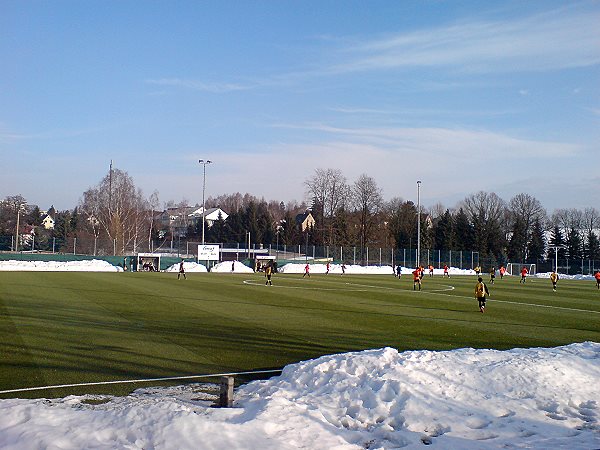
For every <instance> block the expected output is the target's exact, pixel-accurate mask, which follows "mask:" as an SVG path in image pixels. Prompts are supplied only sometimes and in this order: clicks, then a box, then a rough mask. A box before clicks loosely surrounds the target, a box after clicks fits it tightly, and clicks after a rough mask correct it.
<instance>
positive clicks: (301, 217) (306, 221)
mask: <svg viewBox="0 0 600 450" xmlns="http://www.w3.org/2000/svg"><path fill="white" fill-rule="evenodd" d="M316 223H317V222H316V221H315V219H314V217H313V216H312V214H311V213H310V211H306V212H305V213H302V214H298V215H297V216H296V225H297V226H298V227H300V230H302V232H304V231H306V230H307V229H311V228H314V226H315V224H316Z"/></svg>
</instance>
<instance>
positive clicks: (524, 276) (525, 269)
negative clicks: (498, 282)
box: [519, 267, 529, 284]
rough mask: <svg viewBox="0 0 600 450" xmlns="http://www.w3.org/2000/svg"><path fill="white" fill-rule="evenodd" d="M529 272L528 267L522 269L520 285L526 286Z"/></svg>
mask: <svg viewBox="0 0 600 450" xmlns="http://www.w3.org/2000/svg"><path fill="white" fill-rule="evenodd" d="M527 272H529V271H528V270H527V267H523V268H522V269H521V279H520V280H519V283H523V284H525V280H526V279H527Z"/></svg>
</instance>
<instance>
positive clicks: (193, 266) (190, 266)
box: [165, 261, 208, 273]
mask: <svg viewBox="0 0 600 450" xmlns="http://www.w3.org/2000/svg"><path fill="white" fill-rule="evenodd" d="M183 270H185V271H186V272H204V273H206V272H208V270H206V266H204V265H203V264H198V263H197V262H193V261H184V262H183ZM165 272H179V263H176V264H173V265H172V266H169V267H167V268H166V269H165Z"/></svg>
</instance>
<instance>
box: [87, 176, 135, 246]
mask: <svg viewBox="0 0 600 450" xmlns="http://www.w3.org/2000/svg"><path fill="white" fill-rule="evenodd" d="M146 206H147V205H146V204H145V202H144V200H143V197H142V192H141V191H140V190H139V189H136V187H135V185H134V184H133V179H132V178H131V177H130V176H129V175H128V174H127V172H124V171H122V170H119V169H112V168H111V170H110V171H109V173H108V174H107V175H106V176H105V177H104V178H103V179H102V181H100V183H99V184H98V185H97V186H96V187H94V188H90V189H88V190H87V191H86V192H84V194H83V199H82V200H81V204H80V207H81V210H82V211H84V212H85V214H86V215H87V216H88V218H93V219H94V220H96V221H97V222H98V223H99V224H100V226H101V227H102V229H103V230H104V232H105V233H106V234H107V236H108V237H109V239H110V240H111V241H112V242H113V243H114V250H116V249H117V248H118V249H119V250H120V251H121V252H122V253H123V254H124V253H125V250H126V248H127V247H129V246H130V245H131V244H132V243H135V242H136V240H137V239H138V235H139V229H140V228H139V227H140V221H143V220H144V221H145V219H146V216H145V214H141V212H142V211H146V210H147V208H146Z"/></svg>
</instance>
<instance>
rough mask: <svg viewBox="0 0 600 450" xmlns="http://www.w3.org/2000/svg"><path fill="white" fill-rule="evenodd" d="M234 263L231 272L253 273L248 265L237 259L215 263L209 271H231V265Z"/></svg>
mask: <svg viewBox="0 0 600 450" xmlns="http://www.w3.org/2000/svg"><path fill="white" fill-rule="evenodd" d="M232 263H233V265H234V268H233V273H254V270H252V269H251V268H250V267H248V266H246V265H245V264H242V263H241V262H239V261H223V262H220V263H219V264H215V265H214V266H213V267H212V268H211V269H210V271H211V272H219V273H232V271H231V265H232Z"/></svg>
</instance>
